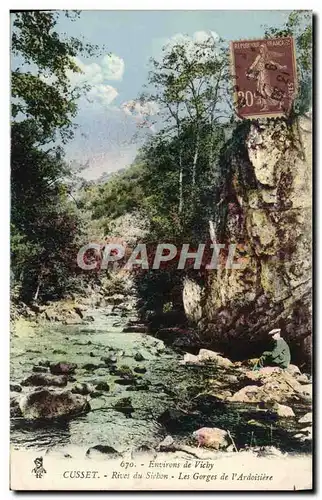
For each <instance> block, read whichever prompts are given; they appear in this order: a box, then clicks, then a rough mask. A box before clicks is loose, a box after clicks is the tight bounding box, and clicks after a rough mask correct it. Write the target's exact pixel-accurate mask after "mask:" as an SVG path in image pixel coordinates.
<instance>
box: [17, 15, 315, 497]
mask: <svg viewBox="0 0 322 500" xmlns="http://www.w3.org/2000/svg"><path fill="white" fill-rule="evenodd" d="M10 24H11V275H10V276H11V332H10V345H11V354H10V369H11V370H10V372H11V374H10V419H11V446H10V488H11V489H12V490H17V491H24V490H34V491H35V490H36V491H37V490H43V491H46V490H78V491H81V490H126V491H131V490H142V491H144V490H152V491H162V490H163V491H166V490H168V491H169V490H171V491H174V490H177V491H191V490H194V491H254V490H255V491H264V490H265V491H298V490H307V491H308V490H312V487H313V486H312V485H313V479H312V469H313V467H312V459H313V457H312V439H313V435H312V434H313V430H312V429H313V414H314V407H313V406H314V405H313V406H312V398H313V394H312V382H313V380H312V376H313V374H312V295H311V291H312V283H311V278H312V97H311V96H312V71H313V69H312V64H313V61H312V37H313V35H312V13H311V12H310V11H277V10H276V11H274V10H269V11H268V10H267V11H257V12H256V13H255V12H254V11H250V10H249V11H246V10H245V11H233V10H232V11H221V10H213V11H184V10H181V11H179V10H178V11H175V10H174V11H152V10H151V11H135V10H133V11H121V10H120V11H116V10H114V11H113V10H111V11H108V10H87V11H60V10H46V11H41V10H26V11H14V12H11V13H10Z"/></svg>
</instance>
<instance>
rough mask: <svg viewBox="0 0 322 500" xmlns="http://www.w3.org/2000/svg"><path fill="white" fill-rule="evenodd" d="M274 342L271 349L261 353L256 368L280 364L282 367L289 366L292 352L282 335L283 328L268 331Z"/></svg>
mask: <svg viewBox="0 0 322 500" xmlns="http://www.w3.org/2000/svg"><path fill="white" fill-rule="evenodd" d="M268 335H270V336H271V338H272V339H273V342H274V346H273V348H272V350H271V351H265V352H263V354H262V355H261V357H260V358H259V360H258V363H257V365H256V368H257V369H258V368H262V367H264V366H278V367H280V368H287V367H288V366H289V364H290V362H291V352H290V348H289V346H288V344H287V343H286V341H285V340H284V339H283V338H282V337H281V329H280V328H275V329H274V330H271V331H270V332H268Z"/></svg>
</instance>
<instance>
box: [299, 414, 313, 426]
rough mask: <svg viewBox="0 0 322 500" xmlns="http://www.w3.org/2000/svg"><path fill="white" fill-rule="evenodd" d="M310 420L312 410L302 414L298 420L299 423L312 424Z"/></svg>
mask: <svg viewBox="0 0 322 500" xmlns="http://www.w3.org/2000/svg"><path fill="white" fill-rule="evenodd" d="M312 420H313V414H312V412H310V413H306V414H305V415H303V417H301V418H300V419H299V421H298V422H299V424H312Z"/></svg>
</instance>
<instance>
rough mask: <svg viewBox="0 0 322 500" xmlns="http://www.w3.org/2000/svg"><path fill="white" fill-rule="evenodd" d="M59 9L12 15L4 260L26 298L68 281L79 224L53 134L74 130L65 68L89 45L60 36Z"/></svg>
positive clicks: (62, 289) (60, 290)
mask: <svg viewBox="0 0 322 500" xmlns="http://www.w3.org/2000/svg"><path fill="white" fill-rule="evenodd" d="M59 15H61V14H59V13H58V12H54V11H51V12H42V11H32V12H27V11H24V12H20V13H16V14H13V23H12V52H13V55H14V56H15V57H16V59H15V63H16V64H15V66H16V67H15V68H14V69H13V71H12V77H11V89H12V132H11V224H12V226H11V252H12V256H11V266H12V271H13V276H14V283H13V286H14V288H15V290H17V288H18V289H19V296H18V298H21V299H23V300H25V301H26V302H29V301H30V300H32V299H39V298H41V299H46V298H58V297H60V296H62V295H63V294H64V293H66V291H68V289H69V288H70V287H71V286H72V283H73V278H74V277H75V272H76V270H75V264H76V255H77V250H78V243H79V241H78V238H79V235H80V231H81V227H80V226H81V224H80V221H79V218H78V215H77V213H76V212H75V206H74V202H73V201H72V199H71V197H70V196H69V194H70V180H69V178H70V172H69V170H68V168H67V166H66V164H65V162H64V159H63V150H62V148H61V147H60V146H58V145H57V144H55V142H54V141H55V139H56V138H57V136H58V135H59V136H60V137H61V139H62V142H63V143H64V142H66V141H67V140H68V139H70V138H71V137H72V136H73V118H74V116H75V115H76V112H77V99H78V98H79V96H80V95H81V92H82V91H83V90H85V89H80V88H73V87H72V85H71V83H70V79H69V75H70V74H71V73H72V72H79V71H80V70H79V69H78V67H77V66H76V64H75V62H74V59H73V58H74V57H75V56H76V55H77V54H78V53H79V52H82V53H85V52H90V53H91V52H92V51H93V50H94V49H95V47H92V46H90V45H86V44H84V43H83V42H82V41H80V40H76V39H74V38H69V39H68V38H63V37H61V36H60V35H59V34H58V33H57V31H56V24H57V20H58V16H59ZM67 15H68V16H69V15H70V13H67ZM75 15H76V16H77V14H75ZM48 144H50V147H49V148H48V149H46V145H48ZM47 147H48V146H47Z"/></svg>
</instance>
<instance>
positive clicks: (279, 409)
mask: <svg viewBox="0 0 322 500" xmlns="http://www.w3.org/2000/svg"><path fill="white" fill-rule="evenodd" d="M273 412H274V413H275V415H277V416H279V417H284V418H286V417H295V413H294V411H293V410H292V408H291V407H290V406H286V405H281V404H279V403H275V404H274V406H273Z"/></svg>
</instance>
